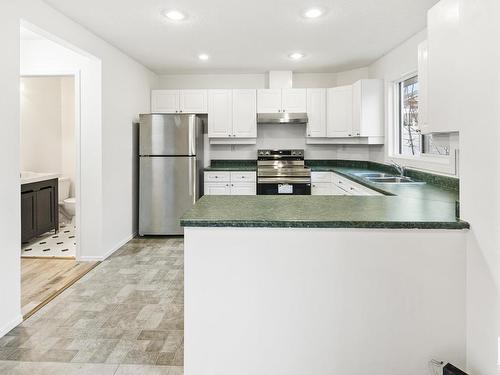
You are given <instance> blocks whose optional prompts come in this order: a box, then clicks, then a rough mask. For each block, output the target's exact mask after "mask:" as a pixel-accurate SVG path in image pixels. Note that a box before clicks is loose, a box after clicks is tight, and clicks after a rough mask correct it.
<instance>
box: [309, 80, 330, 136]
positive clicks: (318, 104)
mask: <svg viewBox="0 0 500 375" xmlns="http://www.w3.org/2000/svg"><path fill="white" fill-rule="evenodd" d="M307 117H308V122H307V136H308V137H321V138H322V137H326V89H307Z"/></svg>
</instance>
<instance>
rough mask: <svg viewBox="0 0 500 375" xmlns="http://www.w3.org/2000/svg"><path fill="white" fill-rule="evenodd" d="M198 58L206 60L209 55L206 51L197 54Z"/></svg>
mask: <svg viewBox="0 0 500 375" xmlns="http://www.w3.org/2000/svg"><path fill="white" fill-rule="evenodd" d="M198 58H199V59H200V60H202V61H207V60H208V59H209V58H210V56H208V55H207V54H206V53H202V54H199V55H198Z"/></svg>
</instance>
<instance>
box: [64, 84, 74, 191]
mask: <svg viewBox="0 0 500 375" xmlns="http://www.w3.org/2000/svg"><path fill="white" fill-rule="evenodd" d="M75 125H76V124H75V79H74V77H72V76H66V77H61V144H62V150H61V175H62V176H66V177H69V179H70V180H71V187H70V196H71V197H74V196H75V173H76V171H75V169H76V145H75Z"/></svg>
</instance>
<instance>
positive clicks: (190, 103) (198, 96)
mask: <svg viewBox="0 0 500 375" xmlns="http://www.w3.org/2000/svg"><path fill="white" fill-rule="evenodd" d="M179 110H180V112H181V113H207V90H180V95H179Z"/></svg>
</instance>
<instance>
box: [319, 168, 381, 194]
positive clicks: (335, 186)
mask: <svg viewBox="0 0 500 375" xmlns="http://www.w3.org/2000/svg"><path fill="white" fill-rule="evenodd" d="M311 182H312V184H311V194H312V195H383V194H381V193H379V192H377V191H375V190H372V189H370V188H367V187H366V186H363V185H361V184H358V183H357V182H354V181H352V180H349V179H348V178H345V177H343V176H340V175H338V174H337V173H333V172H312V174H311Z"/></svg>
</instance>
